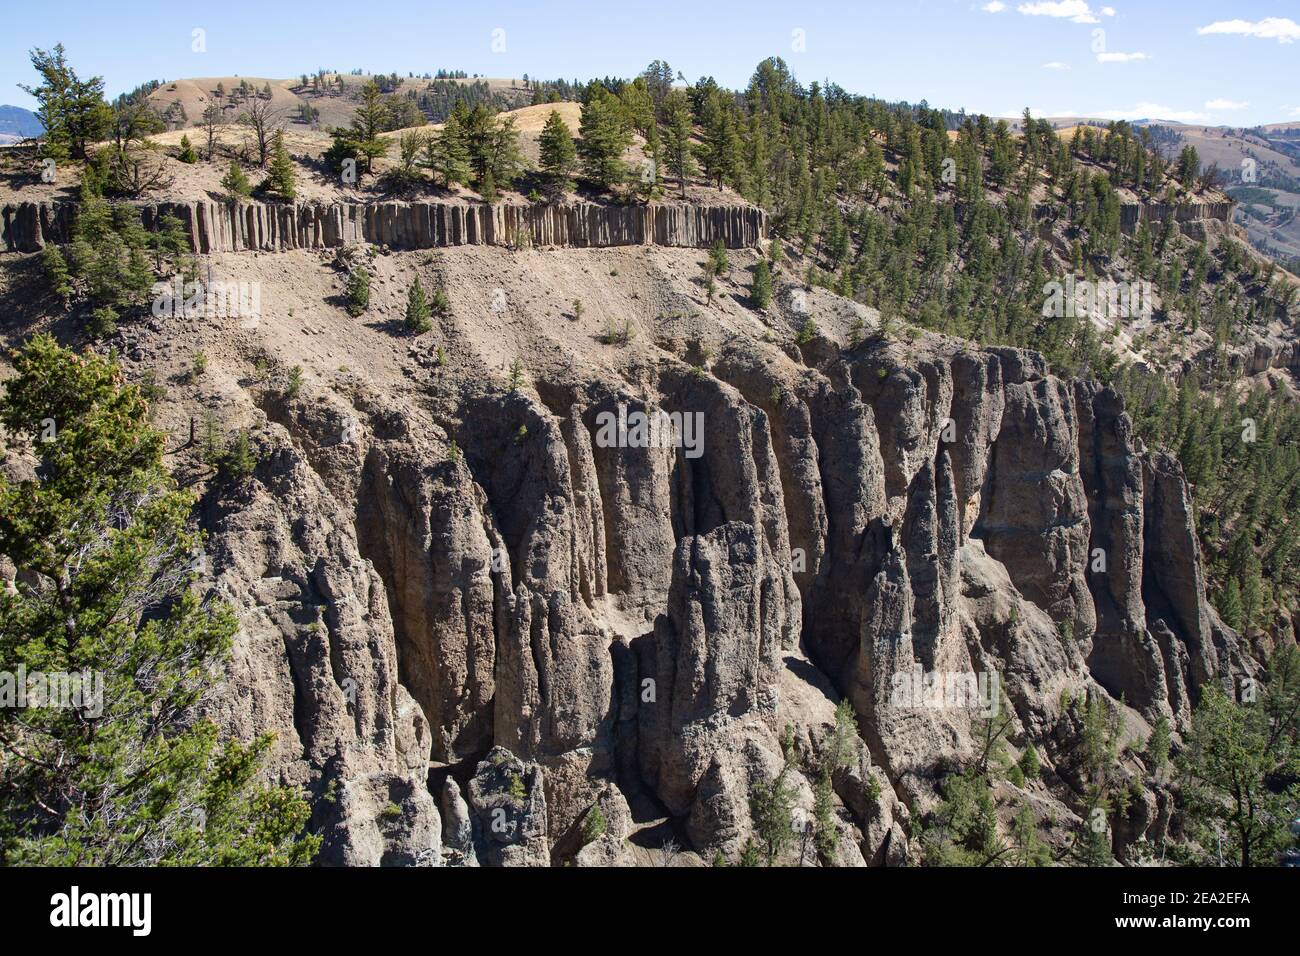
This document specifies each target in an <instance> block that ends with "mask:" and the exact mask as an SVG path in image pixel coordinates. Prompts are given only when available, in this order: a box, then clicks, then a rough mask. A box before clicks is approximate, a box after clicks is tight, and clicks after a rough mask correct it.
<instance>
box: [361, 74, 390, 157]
mask: <svg viewBox="0 0 1300 956" xmlns="http://www.w3.org/2000/svg"><path fill="white" fill-rule="evenodd" d="M388 117H389V111H388V104H387V103H385V102H384V99H383V94H382V93H381V92H380V90H379V86H378V84H376V83H375V82H374V81H373V80H371V81H370V82H369V83H367V84H366V85H365V86H363V87H362V88H361V102H360V103H359V104H358V105H357V109H356V113H355V115H354V116H353V118H352V132H353V136H354V138H355V143H356V149H357V152H358V154H359V155H360V156H361V158H362V161H363V162H364V164H365V169H364V170H363V172H367V173H368V172H371V171H372V168H373V166H374V161H375V160H376V159H378V158H379V157H380V156H383V155H384V154H385V153H387V152H388V142H387V141H386V140H385V139H383V137H381V136H380V135H379V134H380V133H382V132H383V131H384V130H385V129H387V128H388Z"/></svg>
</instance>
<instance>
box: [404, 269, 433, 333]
mask: <svg viewBox="0 0 1300 956" xmlns="http://www.w3.org/2000/svg"><path fill="white" fill-rule="evenodd" d="M431 314H432V310H431V309H430V308H429V303H428V302H427V301H426V300H425V297H424V288H423V287H422V286H421V285H420V277H419V276H416V277H415V281H414V282H412V283H411V288H410V289H409V290H407V293H406V328H407V330H408V331H411V332H414V333H416V334H417V335H418V334H419V333H421V332H427V331H429V329H431V328H433V323H432V322H430V321H429V316H430V315H431Z"/></svg>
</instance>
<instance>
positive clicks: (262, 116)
mask: <svg viewBox="0 0 1300 956" xmlns="http://www.w3.org/2000/svg"><path fill="white" fill-rule="evenodd" d="M283 119H284V110H282V109H279V108H278V107H273V106H271V101H270V100H269V99H267V100H264V99H262V98H260V97H253V98H252V99H251V100H250V101H249V103H248V108H247V109H246V110H245V111H244V112H243V113H241V114H240V115H239V120H240V122H241V123H243V124H244V125H245V126H247V127H248V128H249V129H250V130H252V132H253V138H254V139H255V140H256V141H257V165H258V166H265V165H266V158H267V157H268V156H269V155H270V154H271V137H272V136H273V135H274V134H275V130H276V129H278V128H279V126H280V125H281V122H282V121H283Z"/></svg>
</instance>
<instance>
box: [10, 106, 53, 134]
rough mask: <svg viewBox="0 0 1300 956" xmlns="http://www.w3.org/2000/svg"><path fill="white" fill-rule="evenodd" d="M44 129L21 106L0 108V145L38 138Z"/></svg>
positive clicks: (29, 111)
mask: <svg viewBox="0 0 1300 956" xmlns="http://www.w3.org/2000/svg"><path fill="white" fill-rule="evenodd" d="M43 132H45V127H44V126H42V125H41V121H40V120H39V119H37V117H36V114H35V113H33V112H32V111H31V110H25V109H23V108H22V107H21V106H9V105H5V106H0V143H6V142H15V141H17V140H20V139H26V138H28V137H29V136H40V135H41V133H43Z"/></svg>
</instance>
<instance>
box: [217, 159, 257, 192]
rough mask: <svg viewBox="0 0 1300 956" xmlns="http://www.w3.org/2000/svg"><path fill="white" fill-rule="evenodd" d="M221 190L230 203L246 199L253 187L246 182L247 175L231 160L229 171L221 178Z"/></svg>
mask: <svg viewBox="0 0 1300 956" xmlns="http://www.w3.org/2000/svg"><path fill="white" fill-rule="evenodd" d="M221 188H222V189H224V190H225V191H226V195H227V196H228V197H229V199H230V201H231V202H239V200H241V199H247V198H248V197H249V196H250V195H252V193H253V185H252V183H250V182H249V181H248V175H247V174H246V173H245V172H244V170H243V167H242V166H240V165H239V163H238V162H237V161H236V160H233V159H232V160H231V161H230V169H228V170H227V171H226V175H224V176H222V177H221Z"/></svg>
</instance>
